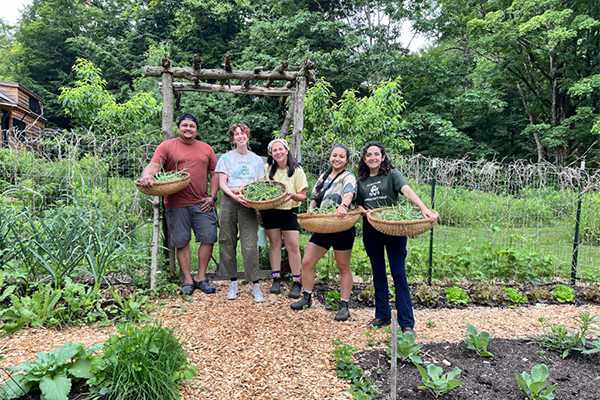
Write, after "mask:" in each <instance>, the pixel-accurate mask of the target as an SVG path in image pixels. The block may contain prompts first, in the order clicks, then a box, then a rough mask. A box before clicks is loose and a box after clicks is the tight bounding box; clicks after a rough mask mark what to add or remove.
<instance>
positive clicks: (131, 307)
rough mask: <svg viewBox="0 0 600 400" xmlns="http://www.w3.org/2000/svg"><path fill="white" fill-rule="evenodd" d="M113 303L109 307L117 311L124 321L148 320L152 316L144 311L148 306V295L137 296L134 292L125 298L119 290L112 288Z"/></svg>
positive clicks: (150, 319)
mask: <svg viewBox="0 0 600 400" xmlns="http://www.w3.org/2000/svg"><path fill="white" fill-rule="evenodd" d="M112 294H113V297H114V299H115V303H116V304H114V305H113V306H111V308H110V309H112V310H116V311H118V313H119V314H120V315H122V316H123V318H124V319H125V320H126V321H131V322H149V321H152V316H151V315H148V314H145V313H144V311H145V310H147V309H148V308H149V306H148V304H147V303H148V296H144V295H142V296H139V297H138V295H137V294H136V293H135V292H134V293H131V295H129V296H128V297H127V298H123V297H122V296H121V295H120V294H119V292H117V291H116V290H113V292H112Z"/></svg>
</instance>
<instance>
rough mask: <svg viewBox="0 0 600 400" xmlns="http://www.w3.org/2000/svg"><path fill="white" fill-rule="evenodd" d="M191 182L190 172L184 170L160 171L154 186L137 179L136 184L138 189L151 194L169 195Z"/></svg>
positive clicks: (155, 177) (155, 178) (155, 176)
mask: <svg viewBox="0 0 600 400" xmlns="http://www.w3.org/2000/svg"><path fill="white" fill-rule="evenodd" d="M189 184H190V174H189V173H188V172H184V171H168V172H165V171H159V172H157V173H156V175H154V183H153V184H152V187H151V188H149V187H145V186H142V183H141V182H140V181H139V180H137V181H135V185H136V186H137V188H138V190H139V191H140V192H142V193H144V194H147V195H150V196H167V195H169V194H173V193H177V192H179V191H181V190H183V189H185V188H186V187H187V185H189Z"/></svg>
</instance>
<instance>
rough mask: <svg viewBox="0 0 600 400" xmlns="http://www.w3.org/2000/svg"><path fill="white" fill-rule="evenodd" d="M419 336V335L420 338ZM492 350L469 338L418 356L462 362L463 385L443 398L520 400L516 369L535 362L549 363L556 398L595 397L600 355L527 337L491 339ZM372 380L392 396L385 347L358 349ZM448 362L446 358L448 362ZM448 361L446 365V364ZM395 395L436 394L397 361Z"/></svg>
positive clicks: (426, 361) (528, 368)
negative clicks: (479, 350)
mask: <svg viewBox="0 0 600 400" xmlns="http://www.w3.org/2000/svg"><path fill="white" fill-rule="evenodd" d="M417 339H418V338H417ZM488 350H489V351H490V352H491V353H492V354H494V356H495V357H494V358H483V357H479V356H477V355H476V353H475V352H474V351H472V350H468V349H467V346H466V344H465V343H463V342H460V343H431V344H426V345H425V346H424V347H423V348H422V349H421V351H420V353H419V355H420V357H421V358H422V359H423V362H424V365H427V364H430V363H434V364H435V365H437V366H438V367H443V369H444V374H445V373H448V372H450V371H452V370H453V369H454V367H458V368H460V369H461V370H462V372H461V373H460V374H459V375H458V376H457V377H456V379H459V380H461V381H462V382H463V384H464V385H463V386H460V387H458V388H456V389H453V390H452V391H451V392H450V393H449V394H448V395H445V396H443V397H442V398H444V399H448V400H473V399H477V400H515V399H518V400H521V399H525V396H524V395H523V393H522V392H521V389H520V387H519V384H518V383H517V378H516V376H515V371H518V372H519V374H520V373H521V372H523V371H527V372H528V373H529V374H531V368H532V367H533V366H534V365H536V364H546V365H547V366H548V369H549V371H550V375H549V378H548V380H547V382H548V383H549V385H553V384H555V383H556V384H557V385H556V388H555V390H554V394H555V398H556V399H578V400H597V399H598V398H600V395H599V394H598V391H599V390H598V389H599V388H600V380H595V378H596V377H598V376H600V355H598V354H594V355H582V354H581V353H579V352H571V353H570V354H569V356H568V357H567V358H566V359H563V358H562V356H561V354H560V353H557V352H549V351H548V352H544V351H543V350H542V349H541V348H540V347H539V346H538V345H537V344H535V343H530V342H527V341H524V340H510V339H492V340H491V341H490V344H489V346H488ZM354 357H355V359H356V360H357V361H356V364H357V365H358V366H360V367H361V368H362V369H363V371H364V372H365V374H366V375H368V376H369V377H370V380H371V383H372V384H373V385H375V386H377V389H378V394H377V397H376V398H377V399H389V398H391V397H390V384H391V380H390V358H389V357H388V356H387V354H386V352H385V350H384V349H373V350H370V351H364V352H359V353H355V354H354ZM444 361H446V362H444ZM448 362H449V363H450V365H448V364H447V363H448ZM397 368H398V380H397V398H398V399H404V400H411V399H434V396H433V395H432V394H431V393H430V392H426V391H423V390H419V389H418V388H417V387H418V386H422V385H423V383H422V379H421V375H420V374H419V371H418V370H417V368H416V367H415V366H413V365H412V364H404V363H400V362H398V367H397Z"/></svg>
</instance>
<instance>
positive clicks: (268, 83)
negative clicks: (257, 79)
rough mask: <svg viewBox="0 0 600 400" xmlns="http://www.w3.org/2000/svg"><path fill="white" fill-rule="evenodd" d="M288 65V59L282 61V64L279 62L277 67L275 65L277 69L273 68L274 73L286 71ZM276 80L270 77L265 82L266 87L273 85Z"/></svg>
mask: <svg viewBox="0 0 600 400" xmlns="http://www.w3.org/2000/svg"><path fill="white" fill-rule="evenodd" d="M287 67H288V63H287V61H284V62H282V63H281V64H279V65H278V66H277V67H275V69H274V70H273V72H272V74H281V73H282V72H285V70H286V69H287ZM274 80H275V78H270V79H269V80H268V81H266V82H265V85H264V86H265V87H266V88H268V87H271V85H272V84H273V81H274Z"/></svg>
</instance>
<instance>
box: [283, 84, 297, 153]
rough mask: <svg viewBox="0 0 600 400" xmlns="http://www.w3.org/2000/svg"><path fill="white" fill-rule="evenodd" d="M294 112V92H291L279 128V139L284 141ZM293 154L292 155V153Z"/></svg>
mask: <svg viewBox="0 0 600 400" xmlns="http://www.w3.org/2000/svg"><path fill="white" fill-rule="evenodd" d="M295 110H296V91H295V90H294V91H293V92H292V95H291V96H290V106H289V107H288V110H287V113H286V114H285V119H284V120H283V125H282V126H281V131H280V132H279V137H280V138H281V139H285V137H286V136H287V135H288V134H289V132H290V125H292V120H293V119H294V113H295ZM292 154H294V153H292Z"/></svg>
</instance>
